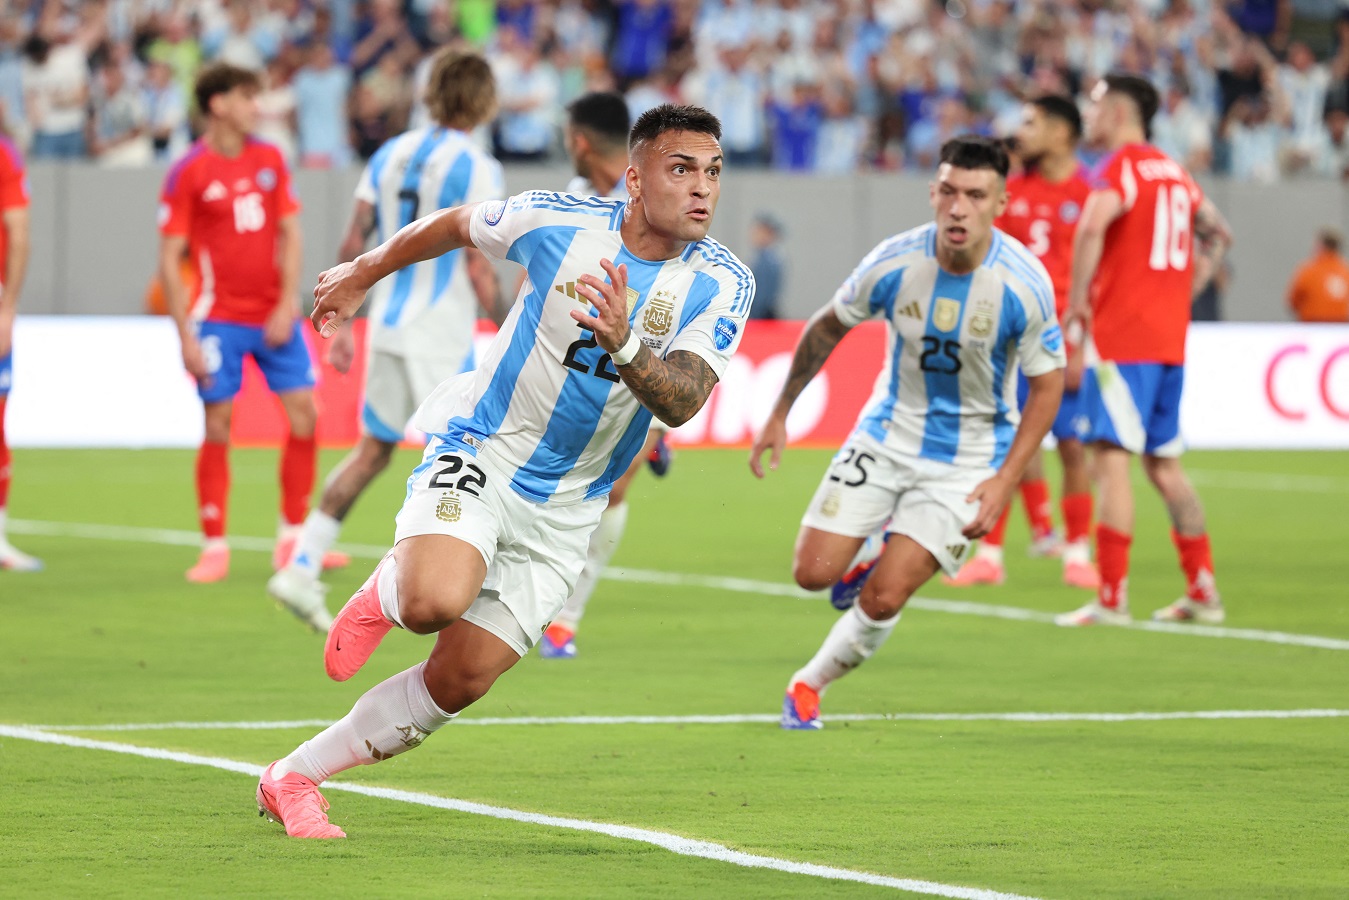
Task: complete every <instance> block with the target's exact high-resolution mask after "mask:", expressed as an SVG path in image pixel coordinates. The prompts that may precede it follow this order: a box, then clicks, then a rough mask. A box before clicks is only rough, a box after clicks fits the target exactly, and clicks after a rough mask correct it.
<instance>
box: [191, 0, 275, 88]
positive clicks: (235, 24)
mask: <svg viewBox="0 0 1349 900" xmlns="http://www.w3.org/2000/svg"><path fill="white" fill-rule="evenodd" d="M226 12H227V14H226V18H225V21H224V22H222V23H220V24H219V25H218V26H216V27H215V28H212V29H210V30H209V31H207V32H206V34H204V35H203V36H202V41H201V49H202V52H203V53H204V54H205V56H206V58H207V59H209V60H212V61H219V62H226V63H229V64H230V65H234V66H239V67H240V68H243V69H252V70H253V71H255V72H260V71H262V68H263V66H265V65H266V64H267V60H269V59H271V58H272V57H273V56H275V55H276V53H277V51H278V50H279V49H280V35H278V34H276V33H274V32H272V31H271V30H269V29H267V28H266V27H264V26H263V25H262V23H260V22H257V21H255V20H254V18H253V4H252V3H251V2H250V0H230V3H229V6H228V8H227V11H226Z"/></svg>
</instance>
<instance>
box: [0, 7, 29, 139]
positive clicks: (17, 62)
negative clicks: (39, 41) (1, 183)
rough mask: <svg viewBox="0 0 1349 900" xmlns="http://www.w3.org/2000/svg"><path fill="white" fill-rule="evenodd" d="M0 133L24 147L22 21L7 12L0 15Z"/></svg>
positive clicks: (25, 137) (26, 126) (25, 121)
mask: <svg viewBox="0 0 1349 900" xmlns="http://www.w3.org/2000/svg"><path fill="white" fill-rule="evenodd" d="M0 133H3V134H5V135H8V136H9V137H10V138H12V139H14V141H15V142H16V143H18V144H19V145H20V146H26V145H27V144H28V119H27V117H26V116H25V114H24V103H23V20H22V19H21V18H20V17H19V15H18V14H17V13H15V12H10V11H8V10H6V11H5V12H4V13H0Z"/></svg>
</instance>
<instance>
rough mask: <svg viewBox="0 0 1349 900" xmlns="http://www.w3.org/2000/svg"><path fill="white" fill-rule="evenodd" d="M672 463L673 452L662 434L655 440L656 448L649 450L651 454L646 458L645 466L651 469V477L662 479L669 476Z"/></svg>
mask: <svg viewBox="0 0 1349 900" xmlns="http://www.w3.org/2000/svg"><path fill="white" fill-rule="evenodd" d="M673 463H674V451H672V450H671V449H670V442H669V441H667V440H666V439H665V435H663V434H662V435H661V436H660V437H658V438H656V446H654V447H652V448H651V453H650V455H648V456H647V458H646V464H647V465H648V466H650V467H651V474H652V475H655V476H656V477H657V478H664V477H665V476H666V475H668V474H670V466H671V464H673Z"/></svg>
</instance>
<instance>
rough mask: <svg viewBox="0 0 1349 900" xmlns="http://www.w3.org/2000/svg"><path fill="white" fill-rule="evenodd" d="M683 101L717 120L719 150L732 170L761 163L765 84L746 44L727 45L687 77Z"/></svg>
mask: <svg viewBox="0 0 1349 900" xmlns="http://www.w3.org/2000/svg"><path fill="white" fill-rule="evenodd" d="M688 82H689V83H688V84H687V85H686V87H687V90H686V92H685V98H686V99H687V100H688V102H690V103H697V104H699V105H701V106H703V107H705V108H706V109H707V110H708V111H709V112H711V113H712V114H713V115H715V116H716V117H717V118H719V119H721V149H722V152H724V153H725V154H726V162H728V163H729V164H731V165H732V166H735V167H737V168H738V167H741V166H760V165H763V164H764V162H765V157H766V156H767V154H766V153H765V152H764V131H765V126H764V108H765V104H766V103H767V102H768V85H767V82H766V80H765V78H764V75H763V72H762V71H761V70H760V68H759V65H758V63H757V61H755V60H754V59H753V58H752V56H751V53H750V49H749V47H748V46H746V45H743V44H742V45H734V44H727V45H724V46H722V47H720V48H719V49H718V52H717V53H716V55H715V57H714V58H713V60H712V61H711V62H710V63H709V64H708V65H707V66H702V67H699V68H698V69H695V70H694V71H693V72H692V73H690V75H689V78H688Z"/></svg>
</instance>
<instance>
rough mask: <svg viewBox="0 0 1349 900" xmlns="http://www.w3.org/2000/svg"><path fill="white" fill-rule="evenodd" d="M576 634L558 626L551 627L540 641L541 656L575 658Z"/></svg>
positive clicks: (547, 657) (545, 657)
mask: <svg viewBox="0 0 1349 900" xmlns="http://www.w3.org/2000/svg"><path fill="white" fill-rule="evenodd" d="M574 638H575V635H574V634H573V633H572V632H570V631H567V630H566V629H563V628H558V627H557V626H552V627H550V628H549V629H548V630H547V631H545V632H544V633H543V638H542V639H541V640H540V641H539V656H540V657H542V658H543V659H575V658H576V641H575V640H574Z"/></svg>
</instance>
